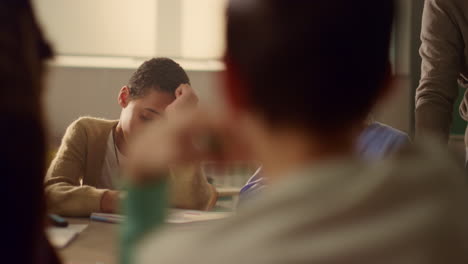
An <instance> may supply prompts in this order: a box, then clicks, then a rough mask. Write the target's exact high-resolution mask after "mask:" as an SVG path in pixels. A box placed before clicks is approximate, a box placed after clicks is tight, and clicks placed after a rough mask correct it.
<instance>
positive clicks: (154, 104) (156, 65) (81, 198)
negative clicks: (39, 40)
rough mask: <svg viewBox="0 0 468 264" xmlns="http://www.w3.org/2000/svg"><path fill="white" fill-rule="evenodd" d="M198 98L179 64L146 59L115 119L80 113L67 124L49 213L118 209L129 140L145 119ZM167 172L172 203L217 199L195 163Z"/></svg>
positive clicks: (50, 186) (194, 204)
mask: <svg viewBox="0 0 468 264" xmlns="http://www.w3.org/2000/svg"><path fill="white" fill-rule="evenodd" d="M197 102H198V97H197V95H196V94H195V91H194V90H193V89H192V87H191V86H190V80H189V77H188V76H187V73H186V72H185V71H184V69H183V68H182V67H181V66H180V65H179V64H177V63H176V62H174V61H173V60H171V59H169V58H153V59H150V60H148V61H146V62H144V63H143V64H142V65H141V66H140V67H139V68H138V69H137V70H136V72H135V73H134V74H133V75H132V76H131V78H130V80H129V83H128V84H127V85H125V86H123V87H122V88H121V90H120V92H119V93H118V104H119V106H120V107H121V108H122V111H121V114H120V119H119V120H105V119H101V118H93V117H82V118H79V119H78V120H76V121H75V122H73V123H72V124H71V125H70V126H69V127H68V128H67V131H66V132H65V135H64V137H63V140H62V144H61V146H60V148H59V150H58V153H57V155H56V157H55V159H54V160H53V161H52V164H51V165H50V167H49V170H48V172H47V177H46V180H45V190H46V196H47V201H48V203H47V205H48V209H49V211H50V212H52V213H56V214H59V215H62V216H89V215H90V214H91V213H95V212H101V213H118V212H119V211H120V200H121V197H122V193H121V187H122V186H121V184H119V182H122V181H125V177H123V175H122V173H121V170H122V167H124V166H125V162H126V160H127V148H128V144H129V142H130V141H131V140H132V139H133V138H134V137H135V136H136V135H137V134H138V133H140V131H141V130H142V128H143V127H145V126H147V124H148V123H159V122H161V121H162V120H164V119H171V116H172V115H174V114H175V113H176V112H178V111H181V110H185V109H193V108H195V107H196V105H197ZM158 149H160V148H159V147H158ZM171 172H172V174H171V175H172V177H171V186H172V191H171V194H172V199H171V205H172V206H173V207H177V208H184V209H198V210H205V209H208V208H210V207H212V206H213V204H214V203H215V202H216V191H215V189H214V188H213V187H212V186H211V185H210V184H209V183H208V182H207V180H206V178H205V177H203V175H202V174H201V172H200V170H199V169H198V166H197V165H196V164H190V165H184V166H183V167H177V168H172V169H171Z"/></svg>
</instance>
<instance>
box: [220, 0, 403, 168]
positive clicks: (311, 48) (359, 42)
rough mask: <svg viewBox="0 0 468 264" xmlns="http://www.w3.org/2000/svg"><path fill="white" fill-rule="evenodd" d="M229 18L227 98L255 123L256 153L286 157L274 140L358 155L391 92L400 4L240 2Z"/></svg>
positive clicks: (344, 0) (366, 1) (234, 108)
mask: <svg viewBox="0 0 468 264" xmlns="http://www.w3.org/2000/svg"><path fill="white" fill-rule="evenodd" d="M227 15H228V22H227V23H228V27H227V54H226V58H225V62H226V65H227V75H226V76H227V77H226V83H227V85H226V87H227V89H226V95H227V99H228V102H229V105H230V107H231V110H232V111H233V112H234V113H237V114H239V116H244V117H247V118H248V119H250V120H255V122H253V123H255V124H256V127H257V128H256V131H257V132H260V133H259V137H258V138H256V139H255V140H254V141H255V142H257V146H259V148H258V149H259V153H257V154H258V155H260V156H261V157H263V156H265V155H268V156H269V155H270V154H269V153H272V149H273V148H272V149H267V148H264V146H266V145H270V143H271V146H274V148H276V149H282V151H285V154H287V150H288V147H286V148H283V147H281V146H279V145H278V144H280V143H278V144H275V143H274V141H276V140H273V139H272V138H273V137H272V136H273V135H274V136H275V137H276V136H279V137H297V138H298V140H299V138H300V139H306V141H307V142H308V143H309V144H310V145H309V146H304V151H309V152H310V150H311V149H314V152H315V153H309V154H311V155H315V154H319V153H320V154H325V155H327V154H331V155H334V154H337V153H344V152H351V151H352V146H353V142H354V140H355V137H356V136H357V134H358V132H359V126H361V124H362V123H363V120H365V119H366V117H367V115H368V114H369V112H370V110H371V108H372V107H373V106H374V105H375V103H376V102H377V101H378V99H379V98H380V97H382V96H383V95H384V94H385V93H386V92H387V90H388V84H389V80H390V78H391V77H390V69H389V66H390V64H389V46H390V38H391V37H390V36H391V31H392V21H393V16H394V3H393V1H392V0H383V1H373V0H362V1H348V0H335V1H282V0H269V1H267V0H257V1H252V0H233V1H230V5H229V7H228V12H227ZM337 18H339V19H337ZM251 123H252V122H251ZM292 131H295V132H292ZM270 139H271V140H270ZM254 144H255V143H254ZM311 146H312V148H310V147H311ZM291 147H294V146H291ZM305 148H308V150H305ZM260 152H261V153H260ZM283 157H284V156H282V158H283ZM274 163H276V162H274ZM280 163H281V162H280ZM265 165H268V164H265ZM271 165H274V164H271ZM266 167H268V166H266Z"/></svg>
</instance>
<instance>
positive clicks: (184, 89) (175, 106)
mask: <svg viewBox="0 0 468 264" xmlns="http://www.w3.org/2000/svg"><path fill="white" fill-rule="evenodd" d="M174 95H175V97H176V99H175V100H174V102H172V103H171V104H170V105H168V106H167V108H166V115H167V116H168V117H169V118H171V116H174V115H175V113H177V112H180V111H190V110H193V109H195V108H196V106H197V104H198V96H197V95H196V94H195V91H194V90H193V89H192V87H191V86H190V85H189V84H181V85H179V87H177V89H176V91H175V94H174Z"/></svg>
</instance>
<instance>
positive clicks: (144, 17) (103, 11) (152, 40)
mask: <svg viewBox="0 0 468 264" xmlns="http://www.w3.org/2000/svg"><path fill="white" fill-rule="evenodd" d="M34 4H35V7H36V10H37V13H38V17H39V20H40V21H41V23H42V24H43V26H44V28H45V31H46V33H47V35H48V37H49V38H50V39H51V41H52V42H53V44H54V46H55V48H56V49H57V51H58V52H59V53H60V54H80V55H83V54H84V55H109V56H142V57H148V56H152V55H154V54H155V51H156V46H157V41H156V36H157V35H156V26H157V20H156V16H155V14H156V12H157V2H156V1H154V0H138V1H130V0H35V1H34Z"/></svg>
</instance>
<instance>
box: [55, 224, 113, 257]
mask: <svg viewBox="0 0 468 264" xmlns="http://www.w3.org/2000/svg"><path fill="white" fill-rule="evenodd" d="M67 220H68V221H69V223H70V224H87V225H88V227H87V228H86V229H85V230H84V231H83V232H82V233H81V234H79V235H78V237H76V238H75V239H74V240H73V241H72V242H71V243H70V245H68V246H67V247H66V248H64V249H60V250H58V252H59V255H60V256H61V257H62V260H63V263H64V264H116V263H117V260H118V257H119V251H118V244H119V225H116V224H108V223H101V222H95V221H91V220H89V219H87V218H69V219H67Z"/></svg>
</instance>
